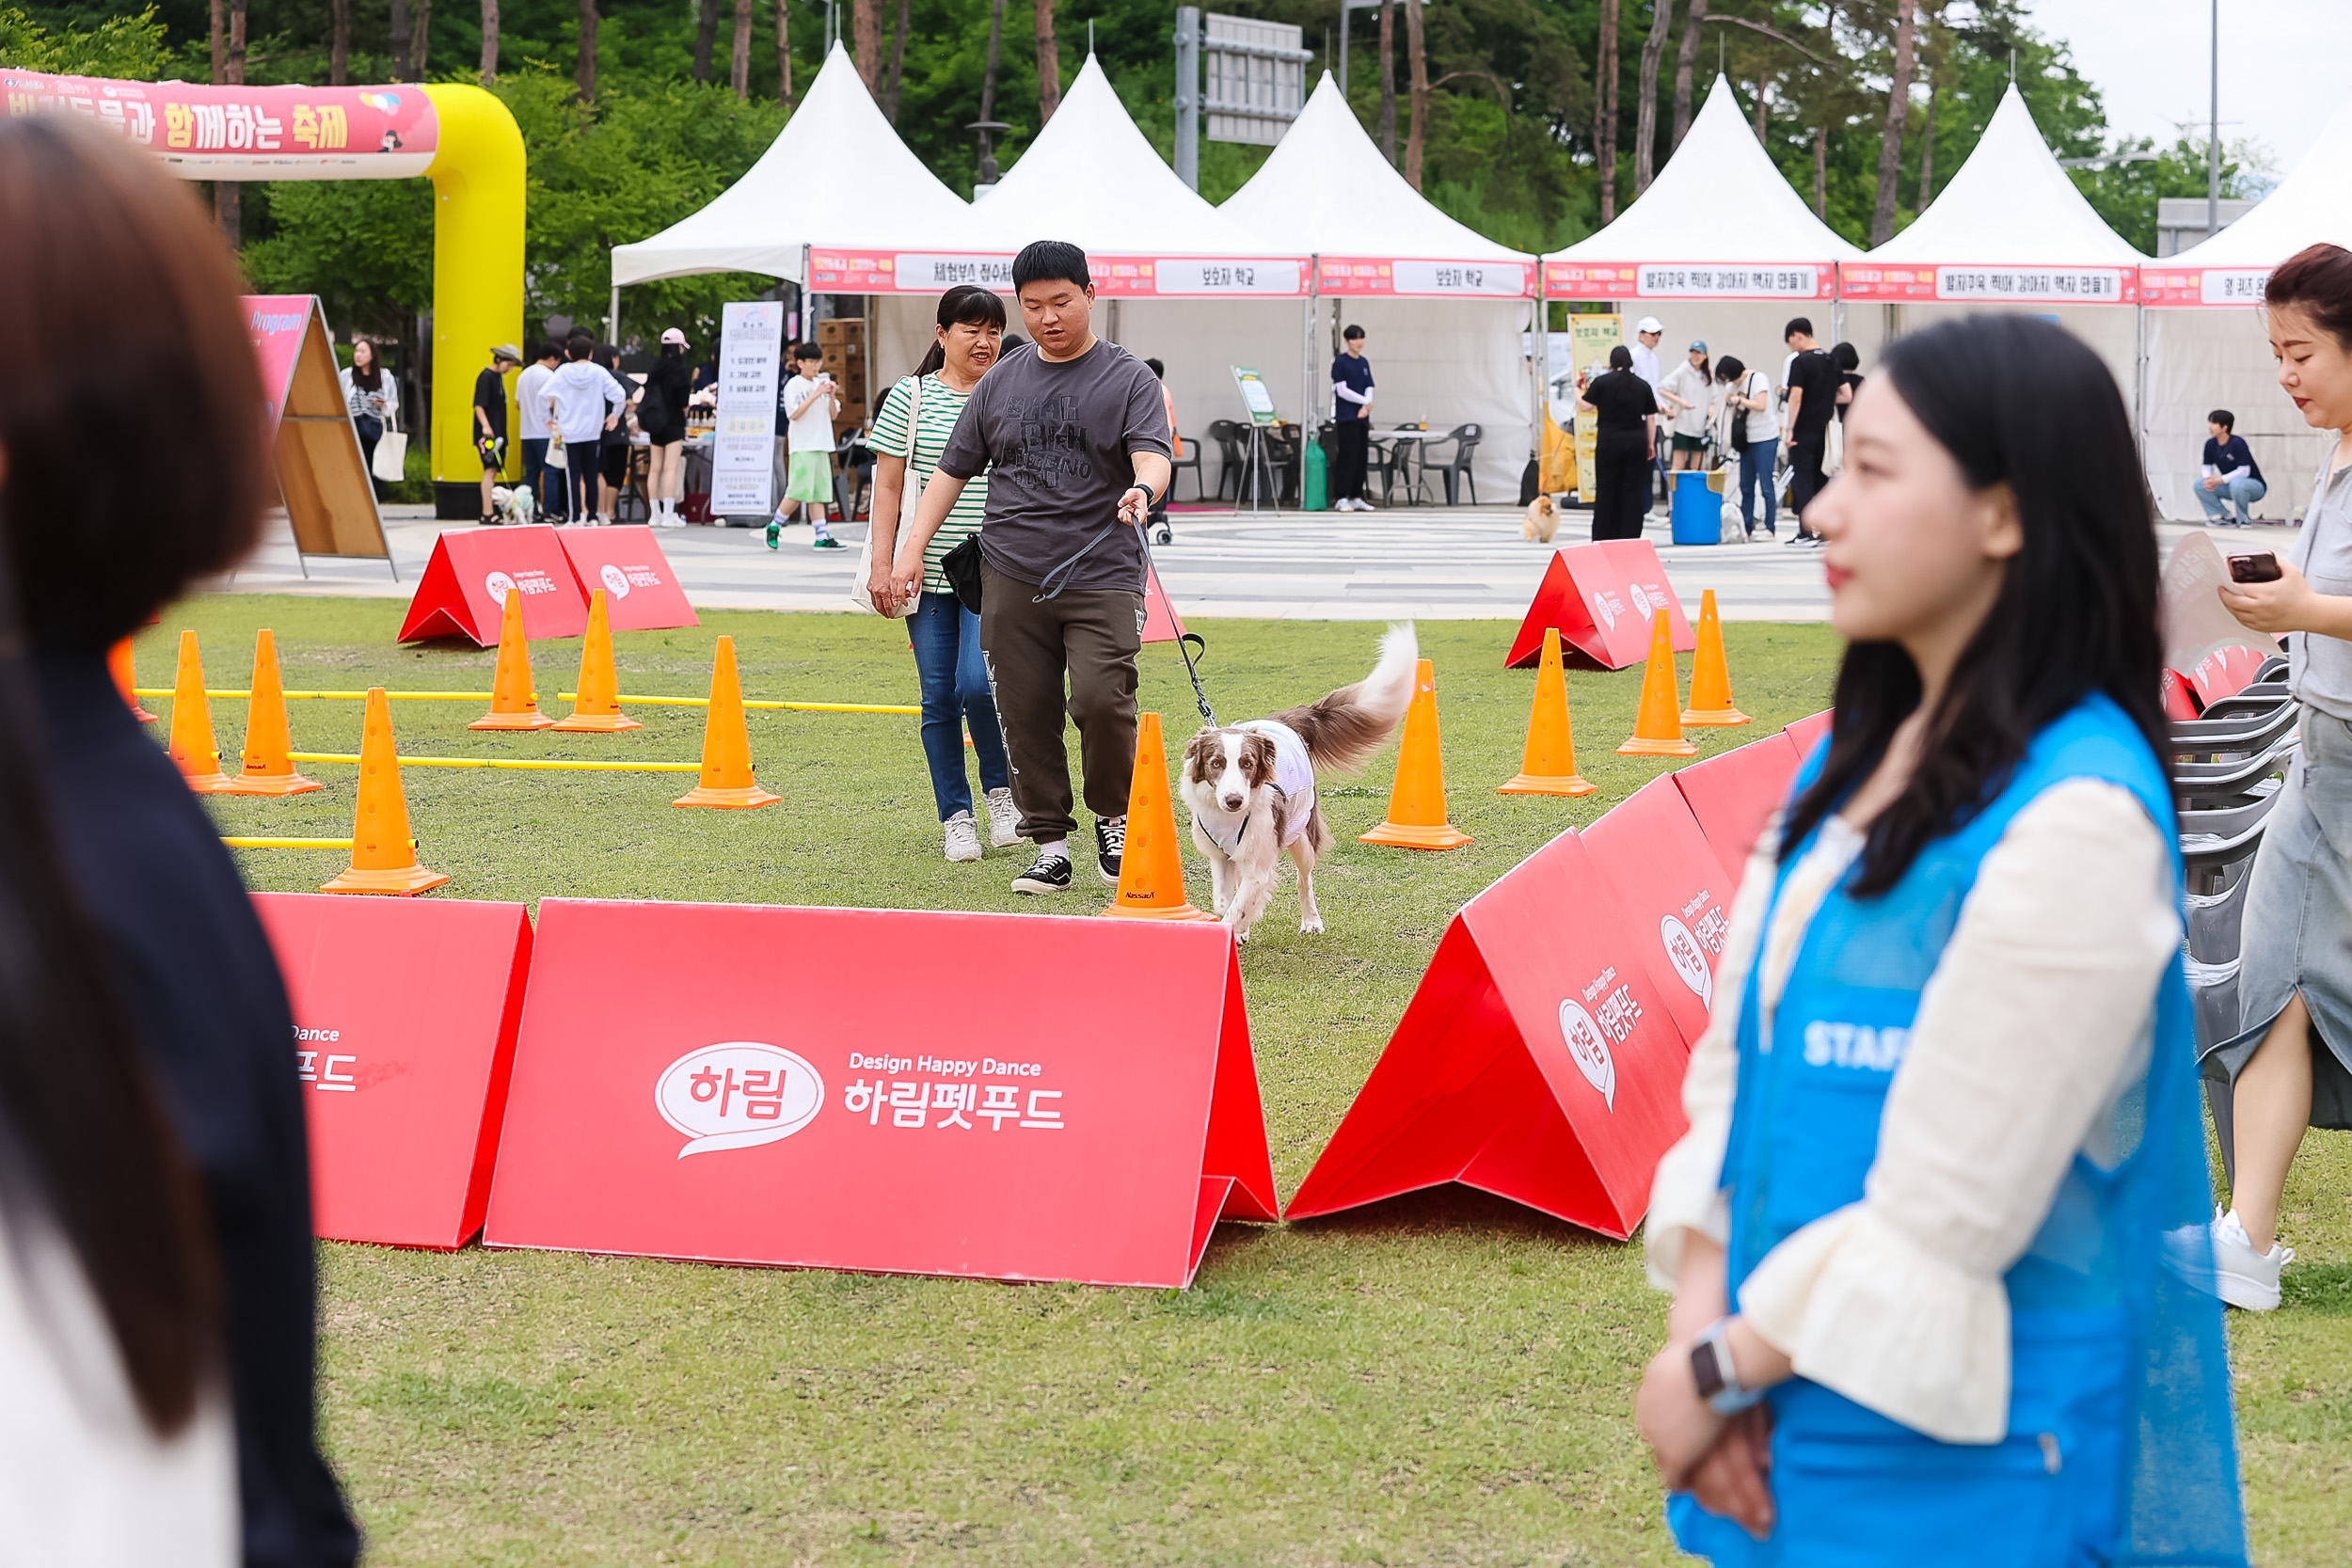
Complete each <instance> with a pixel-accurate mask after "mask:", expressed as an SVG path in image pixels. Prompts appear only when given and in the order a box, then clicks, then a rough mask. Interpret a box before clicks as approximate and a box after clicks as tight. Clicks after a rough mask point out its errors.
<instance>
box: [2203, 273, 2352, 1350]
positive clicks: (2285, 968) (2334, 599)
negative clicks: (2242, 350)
mask: <svg viewBox="0 0 2352 1568" xmlns="http://www.w3.org/2000/svg"><path fill="white" fill-rule="evenodd" d="M2265 305H2266V306H2267V307H2268V310H2269V318H2270V349H2271V352H2272V354H2274V355H2276V356H2278V360H2279V385H2280V388H2283V389H2284V390H2285V392H2286V394H2287V396H2288V397H2290V398H2292V399H2294V400H2295V405H2296V407H2297V408H2299V409H2301V410H2302V413H2303V420H2304V422H2305V423H2307V424H2309V425H2311V426H2312V428H2313V429H2317V430H2332V431H2335V432H2336V433H2337V434H2336V442H2335V445H2334V446H2333V447H2331V448H2330V449H2329V450H2328V457H2327V460H2326V461H2325V462H2324V463H2322V464H2321V465H2320V469H2319V477H2318V480H2317V482H2316V483H2314V485H2313V486H2312V499H2311V504H2310V506H2309V507H2307V508H2306V509H2305V511H2304V514H2303V527H2302V531H2300V533H2298V534H2297V535H2296V541H2295V545H2294V547H2293V548H2292V549H2290V550H2289V551H2288V552H2287V554H2286V558H2285V559H2284V560H2282V561H2275V562H2272V563H2271V564H2270V565H2269V566H2267V567H2265V565H2264V563H2263V561H2262V558H2261V557H2253V558H2246V557H2240V558H2238V560H2237V561H2233V562H2232V565H2233V573H2232V576H2233V579H2234V580H2233V581H2231V582H2229V583H2226V584H2224V585H2223V586H2222V587H2221V589H2220V590H2219V593H2220V594H2221V602H2222V603H2223V604H2224V605H2226V606H2227V607H2228V608H2229V610H2230V612H2231V613H2232V614H2233V615H2235V616H2236V617H2237V618H2238V620H2239V621H2240V622H2241V623H2243V624H2244V625H2245V626H2249V627H2250V628H2251V629H2253V630H2255V631H2262V632H2269V633H2272V634H2274V635H2276V634H2281V633H2291V634H2293V635H2292V636H2291V637H2289V640H2288V644H2287V656H2288V661H2289V662H2288V670H2287V685H2288V689H2290V690H2291V691H2293V692H2294V694H2295V697H2296V701H2297V702H2299V703H2300V704H2302V706H2303V711H2302V726H2301V728H2302V746H2301V749H2300V751H2299V752H2298V753H2297V754H2296V760H2295V763H2294V766H2293V767H2291V768H2289V769H2288V771H2287V782H2286V787H2285V788H2284V789H2282V790H2281V791H2280V793H2279V801H2278V804H2277V805H2275V806H2273V807H2272V808H2271V810H2270V816H2268V817H2267V818H2266V819H2265V825H2264V829H2263V841H2262V847H2261V849H2260V850H2259V851H2257V853H2256V854H2255V857H2254V869H2253V871H2252V873H2251V877H2252V882H2251V885H2250V886H2249V887H2248V888H2247V890H2246V913H2245V917H2244V923H2243V925H2242V926H2241V927H2240V934H2239V938H2238V953H2239V955H2240V957H2239V962H2240V965H2241V967H2240V970H2239V974H2238V1006H2239V1008H2240V1009H2241V1013H2240V1023H2241V1028H2240V1032H2239V1033H2238V1035H2237V1036H2236V1037H2234V1038H2233V1039H2230V1040H2227V1041H2224V1042H2222V1043H2221V1044H2220V1045H2218V1046H2216V1047H2215V1048H2214V1049H2213V1051H2212V1053H2211V1059H2217V1061H2218V1063H2219V1065H2220V1068H2221V1069H2222V1071H2223V1072H2224V1074H2226V1076H2227V1077H2228V1078H2229V1079H2230V1080H2231V1081H2232V1083H2233V1085H2234V1087H2233V1099H2232V1116H2233V1123H2234V1135H2235V1141H2236V1155H2237V1159H2236V1167H2235V1175H2236V1180H2235V1181H2234V1182H2233V1185H2232V1187H2231V1191H2230V1199H2231V1204H2230V1208H2229V1210H2228V1211H2227V1212H2224V1213H2222V1214H2220V1215H2219V1216H2218V1217H2217V1218H2216V1219H2215V1220H2214V1222H2213V1247H2214V1259H2215V1262H2216V1264H2217V1267H2218V1269H2219V1274H2220V1291H2221V1299H2222V1300H2224V1301H2226V1302H2228V1303H2230V1304H2231V1305H2232V1306H2233V1307H2244V1308H2247V1309H2248V1310H2249V1311H2256V1312H2266V1311H2268V1310H2270V1309H2271V1308H2273V1307H2277V1306H2278V1305H2279V1302H2280V1291H2279V1276H2280V1270H2281V1269H2282V1268H2283V1267H2284V1266H2285V1265H2286V1264H2287V1263H2289V1262H2292V1261H2293V1260H2294V1258H2295V1251H2294V1249H2293V1248H2292V1247H2289V1246H2286V1245H2285V1244H2283V1243H2281V1242H2280V1240H2279V1237H2278V1228H2279V1209H2280V1202H2281V1200H2282V1199H2283V1197H2284V1196H2285V1193H2286V1183H2287V1172H2288V1170H2289V1168H2290V1167H2292V1166H2293V1164H2295V1156H2296V1151H2297V1150H2298V1149H2300V1148H2301V1147H2302V1143H2303V1131H2304V1129H2305V1128H2307V1127H2338V1128H2341V1127H2352V250H2346V249H2344V247H2343V246H2342V245H2312V246H2311V247H2310V248H2309V249H2307V250H2303V251H2300V252H2298V253H2296V255H2295V256H2294V257H2292V258H2290V259H2289V260H2288V261H2286V263H2285V264H2284V265H2282V266H2280V268H2279V269H2278V270H2277V271H2276V272H2274V273H2272V274H2271V275H2270V286H2269V288H2268V290H2267V291H2266V292H2265ZM2240 562H2244V564H2243V565H2241V564H2240ZM2265 571H2267V572H2269V573H2271V574H2273V575H2272V576H2271V577H2270V579H2269V580H2267V581H2264V580H2259V578H2260V576H2261V574H2263V573H2264V572H2265ZM2248 577H2254V578H2257V580H2251V581H2249V580H2246V578H2248ZM2210 1069H2211V1061H2210V1060H2209V1064H2208V1070H2210Z"/></svg>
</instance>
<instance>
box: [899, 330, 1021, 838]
mask: <svg viewBox="0 0 2352 1568" xmlns="http://www.w3.org/2000/svg"><path fill="white" fill-rule="evenodd" d="M1004 335H1005V302H1004V301H1003V300H1001V299H999V298H997V297H996V296H995V295H994V294H993V293H990V292H989V291H988V290H986V289H981V288H976V287H973V286H971V285H969V284H965V285H961V286H959V287H957V288H953V289H950V290H948V291H947V292H946V293H945V294H943V295H941V296H940V301H939V325H938V328H937V339H936V341H934V342H933V343H932V344H931V351H930V354H928V355H926V356H924V358H923V362H922V364H921V365H919V366H917V367H916V368H915V372H914V374H913V375H911V376H908V377H906V378H905V379H904V380H902V381H900V382H899V383H898V385H897V386H895V387H893V388H890V390H889V392H888V393H886V394H885V395H884V396H883V398H882V406H881V407H880V408H879V409H877V410H876V411H875V413H874V430H873V436H872V438H871V440H870V442H869V443H868V444H869V446H870V447H871V449H872V451H873V452H874V457H875V464H874V506H873V518H874V523H873V527H874V548H873V552H872V558H873V572H872V578H871V580H870V581H869V582H868V583H867V592H868V593H869V594H871V595H872V597H873V600H874V608H875V609H877V610H882V612H883V613H884V614H889V613H892V612H893V611H895V610H897V609H898V595H897V592H896V590H895V589H894V588H893V587H892V585H891V565H892V562H893V560H894V558H895V557H896V555H897V553H898V531H899V528H900V526H901V524H902V523H903V522H904V521H905V517H904V516H902V515H901V512H902V510H903V511H904V512H905V514H906V515H910V516H911V515H913V507H912V505H911V504H908V505H905V506H904V507H903V508H902V505H901V498H902V497H903V498H906V499H907V501H908V502H910V503H911V502H912V500H913V499H914V498H915V497H918V496H920V495H921V494H922V493H923V486H924V485H926V484H928V483H930V477H931V469H932V467H934V466H935V465H937V463H938V462H939V454H940V451H942V449H944V448H945V447H946V445H947V437H948V436H950V435H951V434H953V433H954V431H955V428H956V420H957V419H958V418H959V417H960V416H961V414H962V413H963V405H964V403H965V401H966V400H967V399H968V398H970V397H971V395H972V388H975V387H977V386H978V385H979V383H980V377H981V376H982V375H983V374H985V373H986V372H987V371H988V368H989V367H990V366H991V365H993V364H994V363H995V362H996V356H997V352H998V348H999V345H1000V344H1001V342H1002V341H1003V339H1004ZM987 505H988V476H987V475H986V474H982V475H980V476H979V477H978V478H977V479H975V480H974V481H972V483H969V484H967V485H965V486H964V487H963V494H962V495H961V496H960V497H958V498H957V499H956V506H955V510H954V511H953V512H951V513H949V514H948V515H947V520H946V523H944V524H942V525H941V527H940V530H939V531H938V532H937V533H936V534H933V535H932V536H931V539H930V544H929V545H928V546H926V547H925V549H924V551H923V586H922V591H921V592H920V593H918V594H915V595H914V605H913V607H912V608H911V609H910V610H909V611H908V613H907V638H908V641H911V642H913V643H914V668H915V673H917V674H918V675H919V676H920V677H921V680H922V689H923V755H924V758H925V760H926V761H927V762H928V763H929V764H930V770H931V796H932V799H933V800H935V801H936V802H937V804H938V806H939V820H940V821H941V823H942V824H944V825H945V828H946V851H947V858H948V859H949V860H951V861H977V860H978V859H979V858H980V854H981V850H980V831H979V825H978V823H977V821H976V820H975V819H974V817H973V815H972V784H971V781H970V779H969V778H967V777H966V776H965V774H964V770H963V733H964V731H965V730H966V729H969V730H970V731H971V732H972V750H973V752H975V753H976V754H977V757H978V760H979V764H980V787H981V789H982V791H983V792H984V798H985V800H986V801H987V806H988V824H989V832H988V841H989V843H990V844H992V845H993V846H995V847H999V848H1002V847H1005V846H1007V845H1011V844H1017V843H1019V842H1020V839H1021V833H1020V821H1021V814H1020V812H1019V811H1018V810H1017V809H1016V808H1015V807H1014V806H1013V803H1012V770H1011V768H1010V766H1009V764H1008V763H1007V761H1006V758H1005V739H1004V733H1003V731H1002V730H1000V729H999V728H998V727H997V723H996V701H995V698H994V697H993V696H992V695H991V694H990V691H989V685H988V667H987V666H986V665H985V664H984V663H982V662H981V659H980V617H979V615H978V613H977V611H975V610H966V609H964V608H963V606H962V605H961V603H959V602H958V601H957V598H956V591H955V589H954V587H953V586H952V585H951V584H950V583H949V582H948V581H947V576H946V567H945V566H944V565H943V564H942V563H943V562H945V561H946V558H947V553H948V552H949V551H950V550H952V549H954V548H955V547H956V546H958V545H961V543H963V541H964V540H966V539H969V538H972V537H974V536H975V535H977V533H978V532H979V531H980V518H981V515H982V513H983V512H984V511H985V509H986V507H987Z"/></svg>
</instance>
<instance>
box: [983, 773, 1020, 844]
mask: <svg viewBox="0 0 2352 1568" xmlns="http://www.w3.org/2000/svg"><path fill="white" fill-rule="evenodd" d="M987 804H988V843H989V847H990V848H992V849H1002V848H1004V847H1006V846H1008V845H1012V844H1018V843H1020V842H1021V808H1020V807H1019V806H1016V805H1014V804H1013V803H1012V791H1011V790H1010V789H1009V788H1007V789H992V790H990V791H989V792H988V801H987Z"/></svg>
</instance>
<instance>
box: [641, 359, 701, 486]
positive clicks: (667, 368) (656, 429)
mask: <svg viewBox="0 0 2352 1568" xmlns="http://www.w3.org/2000/svg"><path fill="white" fill-rule="evenodd" d="M686 346H687V345H686V334H685V333H683V332H681V331H679V330H678V329H677V328H676V327H675V326H673V327H670V328H668V329H667V330H665V331H664V332H663V333H662V334H661V352H660V354H659V355H657V356H655V357H654V362H653V369H652V370H650V371H647V372H645V390H644V396H642V397H641V398H640V399H639V400H638V403H637V428H638V429H640V430H642V431H644V433H645V439H646V441H647V442H649V443H650V444H651V445H652V448H653V462H652V466H651V467H650V469H649V471H648V472H647V474H646V476H645V489H646V492H647V493H648V494H649V495H650V496H651V497H652V499H653V526H654V527H656V528H684V527H685V526H686V519H685V518H684V517H681V516H679V515H678V510H677V503H678V496H679V493H680V488H681V486H680V469H681V467H683V465H682V463H681V461H680V458H681V454H682V453H683V452H684V451H685V450H686V448H685V443H686V400H687V399H688V397H690V396H691V394H692V388H693V372H692V371H691V369H689V367H688V366H687V363H686Z"/></svg>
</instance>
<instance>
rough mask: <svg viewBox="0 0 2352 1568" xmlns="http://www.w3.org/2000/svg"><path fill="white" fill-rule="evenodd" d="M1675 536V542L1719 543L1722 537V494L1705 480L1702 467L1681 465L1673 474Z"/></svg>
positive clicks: (1706, 475)
mask: <svg viewBox="0 0 2352 1568" xmlns="http://www.w3.org/2000/svg"><path fill="white" fill-rule="evenodd" d="M1674 479H1675V504H1674V540H1675V543H1676V544H1677V545H1720V544H1722V543H1723V539H1724V498H1723V497H1722V495H1721V494H1719V493H1718V492H1717V491H1716V489H1715V487H1714V486H1713V485H1712V484H1710V483H1708V474H1707V472H1706V470H1704V469H1701V468H1682V469H1678V470H1677V472H1676V474H1675V476H1674Z"/></svg>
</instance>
